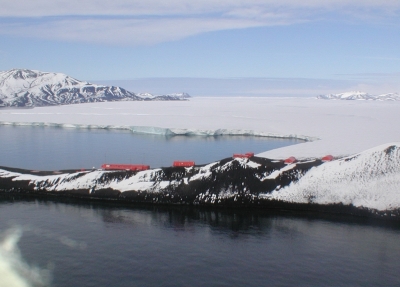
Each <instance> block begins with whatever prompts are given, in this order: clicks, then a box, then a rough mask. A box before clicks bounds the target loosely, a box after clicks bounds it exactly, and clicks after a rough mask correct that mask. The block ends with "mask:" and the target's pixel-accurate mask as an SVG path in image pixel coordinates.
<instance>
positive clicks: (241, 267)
mask: <svg viewBox="0 0 400 287" xmlns="http://www.w3.org/2000/svg"><path fill="white" fill-rule="evenodd" d="M0 217H1V219H2V220H1V222H0V230H1V231H2V232H5V230H7V229H8V228H10V227H13V228H15V227H17V226H19V228H20V229H21V230H23V234H22V237H21V240H20V241H19V243H18V247H19V249H20V252H21V255H22V260H23V261H25V262H26V263H28V264H29V265H30V266H36V267H37V268H42V269H46V270H47V273H48V274H50V278H51V279H50V285H51V286H59V287H62V286H65V287H67V286H97V287H99V286H116V287H117V286H254V287H258V286H399V284H400V278H399V276H398V271H399V270H400V260H399V258H400V257H399V256H400V244H399V237H400V227H399V226H398V225H395V224H385V223H383V222H370V221H369V220H367V219H361V218H352V217H332V216H328V215H324V217H321V216H319V215H317V214H311V215H310V214H308V215H306V214H301V213H297V214H295V213H287V212H286V213H285V212H281V213H260V212H257V211H240V210H239V211H229V210H201V209H196V208H182V207H176V208H172V207H170V208H167V207H160V206H154V207H141V208H140V207H129V206H119V207H118V206H113V205H106V204H77V203H55V202H50V201H47V202H45V201H38V200H35V201H30V202H28V201H14V202H7V201H1V202H0ZM0 280H1V279H0Z"/></svg>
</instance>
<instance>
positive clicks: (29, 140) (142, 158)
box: [0, 126, 301, 170]
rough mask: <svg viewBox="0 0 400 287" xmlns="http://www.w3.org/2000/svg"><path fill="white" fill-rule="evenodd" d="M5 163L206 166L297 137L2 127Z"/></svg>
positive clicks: (56, 166) (51, 167) (1, 158)
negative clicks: (188, 163)
mask: <svg viewBox="0 0 400 287" xmlns="http://www.w3.org/2000/svg"><path fill="white" fill-rule="evenodd" d="M0 136H1V149H0V165H1V166H9V167H18V168H27V169H38V170H58V169H77V168H92V167H96V168H99V167H100V166H101V164H103V163H106V162H107V163H127V164H148V165H150V166H151V167H161V166H171V165H172V162H173V161H174V160H193V161H195V162H196V164H205V163H210V162H213V161H218V160H220V159H223V158H226V157H230V156H232V154H233V153H246V152H254V153H260V152H263V151H267V150H270V149H274V148H278V147H283V146H288V145H292V144H296V143H300V142H301V141H298V140H290V139H271V138H265V137H248V136H216V137H214V136H208V137H203V136H173V137H171V136H169V137H168V136H162V135H139V134H132V133H131V132H130V131H121V130H101V129H95V130H86V129H85V130H82V129H66V128H57V127H14V126H0Z"/></svg>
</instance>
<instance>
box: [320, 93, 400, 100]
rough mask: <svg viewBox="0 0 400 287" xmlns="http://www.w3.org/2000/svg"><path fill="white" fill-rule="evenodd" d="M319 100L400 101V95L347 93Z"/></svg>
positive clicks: (325, 96) (331, 95) (322, 97)
mask: <svg viewBox="0 0 400 287" xmlns="http://www.w3.org/2000/svg"><path fill="white" fill-rule="evenodd" d="M317 98H318V99H323V100H372V101H400V95H399V94H397V93H389V94H382V95H378V96H374V95H370V94H368V93H364V92H358V91H357V92H346V93H341V94H329V95H320V96H318V97H317Z"/></svg>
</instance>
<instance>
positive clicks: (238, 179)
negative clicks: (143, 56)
mask: <svg viewBox="0 0 400 287" xmlns="http://www.w3.org/2000/svg"><path fill="white" fill-rule="evenodd" d="M35 173H37V172H36V171H26V172H21V171H16V170H14V171H13V170H7V169H6V168H3V169H0V183H1V186H2V188H3V190H4V188H5V187H7V188H8V191H10V190H11V191H12V190H19V192H21V190H22V191H23V190H27V191H28V192H30V193H32V192H56V193H59V192H64V193H67V194H68V193H71V194H74V193H77V192H79V194H80V196H84V197H86V198H87V197H96V196H97V197H102V198H106V199H111V200H117V199H118V200H131V201H139V202H159V203H179V204H182V203H185V204H203V205H204V204H205V205H229V204H234V205H235V206H237V205H239V206H240V205H242V204H243V205H246V206H249V205H254V206H260V204H261V205H263V204H264V205H266V206H268V203H269V202H282V203H287V204H305V205H308V204H314V205H318V206H332V205H335V204H342V205H344V206H350V207H354V208H358V209H361V210H365V209H367V210H369V212H370V213H372V214H373V213H378V212H389V213H390V214H391V216H397V215H396V214H400V213H399V212H400V143H392V144H386V145H381V146H378V147H375V148H373V149H370V150H366V151H364V152H362V153H359V154H356V155H353V156H350V157H345V158H341V159H338V160H334V161H331V162H326V163H324V162H322V161H321V160H320V159H312V160H307V161H299V162H297V163H295V164H291V165H285V164H284V163H283V162H282V161H275V160H270V159H264V158H258V157H253V158H250V159H232V158H227V159H224V160H221V161H219V162H214V163H210V164H208V165H205V166H196V167H191V168H180V167H177V168H176V167H167V168H158V169H153V170H147V171H140V172H137V173H135V172H126V171H103V170H93V171H78V172H64V173H61V174H58V173H57V172H56V173H53V172H46V173H45V174H40V175H39V174H35ZM273 204H274V203H273Z"/></svg>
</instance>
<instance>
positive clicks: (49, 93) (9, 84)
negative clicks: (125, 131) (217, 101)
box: [0, 69, 189, 107]
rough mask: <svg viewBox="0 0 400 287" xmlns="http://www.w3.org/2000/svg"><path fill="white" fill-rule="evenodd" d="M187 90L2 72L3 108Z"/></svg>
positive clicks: (139, 97) (0, 104) (148, 97)
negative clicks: (147, 90)
mask: <svg viewBox="0 0 400 287" xmlns="http://www.w3.org/2000/svg"><path fill="white" fill-rule="evenodd" d="M187 98H189V95H188V94H186V93H182V94H168V95H162V96H154V95H151V94H135V93H133V92H130V91H127V90H125V89H123V88H120V87H115V86H103V85H96V84H91V83H89V82H83V81H79V80H76V79H74V78H72V77H69V76H67V75H65V74H62V73H48V72H40V71H36V70H26V69H13V70H9V71H5V72H0V107H35V106H53V105H66V104H77V103H88V102H106V101H143V100H185V99H187Z"/></svg>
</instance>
